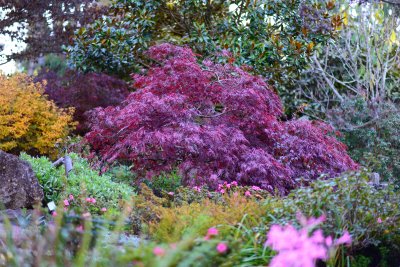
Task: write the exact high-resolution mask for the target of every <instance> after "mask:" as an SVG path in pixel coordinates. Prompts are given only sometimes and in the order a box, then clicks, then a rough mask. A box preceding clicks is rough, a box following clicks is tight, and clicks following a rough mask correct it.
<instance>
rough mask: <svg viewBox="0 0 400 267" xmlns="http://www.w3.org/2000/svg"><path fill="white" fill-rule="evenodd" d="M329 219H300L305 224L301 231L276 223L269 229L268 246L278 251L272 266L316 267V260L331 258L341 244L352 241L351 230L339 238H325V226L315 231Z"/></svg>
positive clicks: (323, 217)
mask: <svg viewBox="0 0 400 267" xmlns="http://www.w3.org/2000/svg"><path fill="white" fill-rule="evenodd" d="M323 220H325V216H321V217H319V218H317V219H315V218H310V219H305V218H304V217H302V218H300V222H301V224H302V226H303V228H302V229H300V230H297V229H296V228H295V227H294V226H292V225H290V224H289V225H286V226H279V225H273V226H272V227H271V229H270V231H269V232H268V235H267V242H266V243H265V245H267V246H270V247H271V248H272V249H273V250H275V251H277V252H278V254H277V255H276V256H275V257H274V258H273V259H272V261H271V263H270V266H271V267H278V266H279V267H281V266H291V267H314V266H315V263H316V261H318V260H327V259H328V258H329V254H330V253H329V252H330V251H331V250H332V249H335V248H336V247H337V246H338V245H340V244H350V243H351V237H350V235H349V233H348V232H347V231H345V232H344V234H343V236H342V237H341V238H339V239H337V240H335V241H333V240H332V237H330V236H328V237H324V235H323V232H322V230H321V229H317V230H315V231H312V229H314V227H315V226H316V225H318V224H320V223H321V222H322V221H323Z"/></svg>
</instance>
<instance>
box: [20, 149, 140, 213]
mask: <svg viewBox="0 0 400 267" xmlns="http://www.w3.org/2000/svg"><path fill="white" fill-rule="evenodd" d="M69 156H70V157H71V159H72V162H73V169H72V171H71V172H70V173H69V175H68V177H67V176H66V175H65V170H64V168H63V167H60V168H56V167H54V166H53V165H52V162H51V161H50V160H49V159H48V158H46V157H31V156H29V155H27V154H24V153H23V154H21V159H23V160H26V161H28V162H29V163H30V164H31V166H32V169H33V171H34V173H35V175H36V177H37V178H38V181H39V184H40V185H41V187H42V188H43V191H44V195H45V199H44V201H45V202H46V203H48V202H51V201H54V202H55V203H60V204H62V205H64V206H65V207H66V208H69V207H73V206H76V207H78V208H79V207H83V208H85V209H87V210H90V211H91V212H95V213H102V209H103V208H105V209H114V210H118V209H119V208H121V206H122V204H123V202H124V201H127V200H130V198H131V197H132V196H133V195H134V192H133V189H132V188H131V187H130V186H128V185H126V184H123V183H117V182H113V181H112V179H111V177H110V176H108V175H105V174H103V175H99V174H98V172H97V171H95V170H92V169H91V168H90V166H89V164H88V163H87V161H86V160H85V159H83V158H81V157H79V156H78V155H77V154H74V153H70V154H69Z"/></svg>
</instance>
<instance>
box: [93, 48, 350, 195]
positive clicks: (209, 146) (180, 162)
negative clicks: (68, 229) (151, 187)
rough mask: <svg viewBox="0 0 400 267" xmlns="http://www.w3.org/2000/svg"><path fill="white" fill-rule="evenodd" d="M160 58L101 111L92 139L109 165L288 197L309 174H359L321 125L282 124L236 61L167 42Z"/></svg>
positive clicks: (154, 54) (273, 97)
mask: <svg viewBox="0 0 400 267" xmlns="http://www.w3.org/2000/svg"><path fill="white" fill-rule="evenodd" d="M149 57H151V58H152V59H153V60H154V61H155V62H157V63H154V65H153V66H152V68H151V69H149V71H148V72H146V73H143V74H141V75H133V76H132V77H133V79H134V87H135V89H136V92H134V93H131V94H130V95H129V96H128V98H127V99H126V100H125V101H124V102H123V103H122V104H121V105H119V106H117V107H107V108H97V109H95V110H94V112H92V115H91V122H92V124H91V131H90V132H89V133H88V134H87V135H86V139H87V141H88V143H89V144H90V145H91V148H92V151H93V154H92V156H98V157H99V158H100V159H101V162H102V164H103V167H104V169H103V170H106V168H107V164H109V163H113V162H116V161H123V162H130V163H131V164H132V171H134V172H135V173H137V174H138V176H139V177H143V178H151V177H153V176H155V175H157V174H159V173H161V172H171V171H173V170H175V169H177V170H178V172H179V175H181V177H182V184H183V185H190V186H202V185H208V186H209V187H210V189H216V188H217V186H218V184H220V183H223V182H224V181H226V182H232V181H236V182H237V183H239V184H240V185H255V186H259V187H261V188H263V189H267V190H269V191H270V192H273V191H275V190H277V191H278V193H281V194H283V193H286V192H287V191H288V190H289V189H291V188H293V187H294V186H295V185H296V184H298V183H299V182H298V181H297V180H296V179H298V178H302V179H303V181H304V182H308V181H310V180H313V179H316V178H317V177H319V176H320V175H321V174H323V173H326V174H328V175H329V176H332V175H336V174H338V173H341V172H343V171H347V170H353V169H356V168H357V164H356V163H354V162H353V160H352V159H351V158H350V157H349V156H348V155H347V153H346V147H345V146H344V145H343V144H342V143H340V142H339V141H337V140H336V138H335V137H334V136H333V135H334V134H335V133H334V132H333V129H332V128H331V127H330V126H328V125H326V124H324V123H321V122H317V121H315V122H312V121H308V120H290V121H282V120H281V119H280V116H282V114H283V109H282V105H281V102H280V100H279V97H278V96H277V94H276V93H275V92H274V91H273V90H272V88H271V87H270V86H268V85H267V84H266V83H265V81H264V80H263V79H262V78H261V77H259V76H254V75H251V74H249V73H247V72H246V71H244V70H242V69H241V68H238V67H235V66H233V65H231V64H228V63H227V64H219V63H213V62H212V61H210V60H205V61H203V62H202V63H201V64H200V63H198V62H197V58H196V56H195V54H194V53H193V52H192V51H191V50H190V49H188V48H183V47H178V46H173V45H170V44H162V45H158V46H154V47H152V48H150V50H149Z"/></svg>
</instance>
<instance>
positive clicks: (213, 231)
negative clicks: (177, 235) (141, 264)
mask: <svg viewBox="0 0 400 267" xmlns="http://www.w3.org/2000/svg"><path fill="white" fill-rule="evenodd" d="M218 234H219V231H218V229H217V228H215V227H211V228H209V229H208V230H207V234H206V236H205V237H204V240H205V241H208V240H210V239H211V238H214V237H217V236H218ZM170 247H171V248H172V249H176V244H175V243H173V244H170ZM215 250H216V251H217V253H218V254H225V253H227V252H228V250H229V247H228V245H227V244H226V243H225V242H218V244H217V245H216V247H215ZM153 254H154V255H155V256H158V257H162V256H164V255H165V254H166V250H165V249H164V248H162V247H160V246H156V247H154V249H153Z"/></svg>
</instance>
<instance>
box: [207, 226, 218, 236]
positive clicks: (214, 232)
mask: <svg viewBox="0 0 400 267" xmlns="http://www.w3.org/2000/svg"><path fill="white" fill-rule="evenodd" d="M207 235H208V236H217V235H218V229H217V228H214V227H211V228H209V229H208V231H207Z"/></svg>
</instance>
